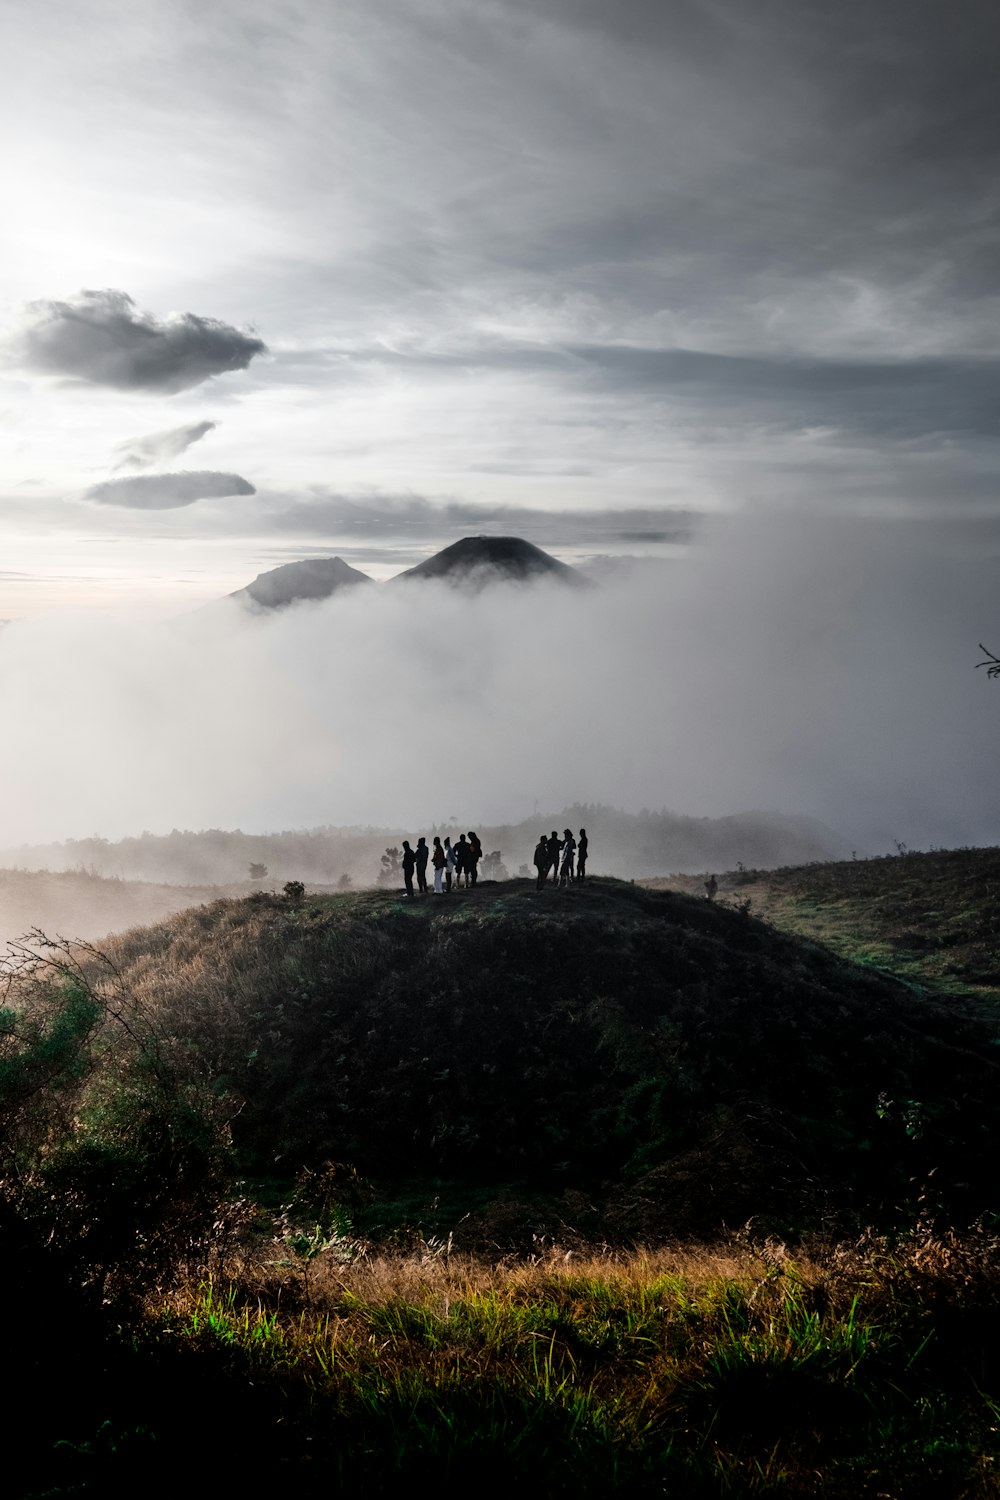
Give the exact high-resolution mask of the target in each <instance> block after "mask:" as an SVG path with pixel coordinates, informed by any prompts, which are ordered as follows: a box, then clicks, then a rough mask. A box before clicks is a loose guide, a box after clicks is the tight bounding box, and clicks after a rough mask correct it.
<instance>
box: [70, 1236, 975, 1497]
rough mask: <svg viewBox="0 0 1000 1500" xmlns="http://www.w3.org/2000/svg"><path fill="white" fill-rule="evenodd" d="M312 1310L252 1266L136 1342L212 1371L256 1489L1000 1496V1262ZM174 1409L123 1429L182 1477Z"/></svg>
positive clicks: (432, 1266)
mask: <svg viewBox="0 0 1000 1500" xmlns="http://www.w3.org/2000/svg"><path fill="white" fill-rule="evenodd" d="M301 1292H302V1288H301V1285H300V1283H299V1282H297V1281H296V1279H295V1277H294V1274H293V1273H292V1272H291V1271H289V1270H288V1269H287V1268H284V1269H282V1268H280V1267H276V1266H275V1265H273V1264H271V1265H268V1264H267V1263H263V1262H258V1263H256V1264H253V1265H246V1266H244V1268H243V1270H242V1272H241V1273H240V1274H239V1276H238V1278H237V1279H236V1280H231V1281H228V1282H226V1281H222V1282H219V1281H215V1282H201V1283H198V1282H196V1281H191V1282H190V1283H189V1284H187V1285H186V1286H185V1287H183V1288H181V1289H179V1290H178V1291H177V1292H175V1293H174V1294H172V1295H171V1297H170V1298H169V1299H168V1300H167V1301H166V1302H164V1301H160V1302H159V1303H157V1302H155V1300H154V1301H152V1302H151V1303H150V1306H149V1311H148V1314H147V1318H146V1320H145V1322H144V1323H143V1324H142V1326H141V1327H140V1328H138V1329H137V1330H136V1332H135V1334H134V1339H135V1348H136V1350H137V1351H138V1354H139V1355H141V1356H142V1357H143V1358H146V1359H147V1360H150V1361H151V1365H152V1368H154V1369H164V1368H165V1369H167V1370H169V1371H170V1372H171V1373H172V1374H176V1372H177V1371H183V1370H185V1369H187V1370H189V1371H190V1370H191V1369H193V1368H202V1369H205V1370H210V1371H211V1372H212V1374H211V1381H212V1391H213V1402H214V1417H213V1420H216V1421H218V1420H220V1419H222V1420H224V1421H225V1423H226V1424H227V1431H228V1432H229V1433H230V1437H231V1440H232V1441H234V1442H237V1443H238V1442H241V1441H245V1440H247V1438H248V1437H249V1432H248V1430H247V1415H246V1412H247V1408H248V1407H249V1408H250V1410H251V1411H252V1413H253V1418H252V1420H253V1442H254V1445H255V1472H256V1473H257V1475H258V1477H259V1478H260V1480H261V1483H262V1485H263V1484H264V1483H265V1482H270V1481H271V1476H272V1475H276V1474H281V1475H284V1477H285V1478H286V1479H295V1480H301V1481H303V1482H316V1483H322V1484H324V1485H332V1486H333V1493H341V1492H343V1493H351V1494H363V1495H369V1494H371V1495H383V1494H385V1495H389V1494H395V1493H399V1491H400V1488H401V1487H402V1486H404V1485H410V1484H412V1483H415V1482H416V1483H422V1482H433V1483H435V1484H439V1483H477V1484H478V1485H480V1486H482V1484H483V1482H484V1481H485V1480H486V1479H489V1480H490V1481H491V1482H492V1481H500V1482H503V1483H505V1484H506V1483H521V1484H523V1485H525V1486H530V1489H531V1493H533V1494H538V1495H563V1494H566V1495H570V1494H575V1495H585V1496H586V1495H594V1496H596V1495H601V1494H606V1493H622V1494H640V1495H646V1494H648V1495H662V1494H671V1495H673V1494H676V1495H682V1496H705V1497H709V1496H712V1497H715V1496H719V1497H722V1496H735V1495H757V1494H760V1495H765V1494H766V1495H771V1494H782V1495H788V1496H796V1497H798V1496H803V1497H804V1496H811V1495H817V1494H822V1495H829V1496H843V1497H845V1500H846V1497H848V1496H850V1497H852V1500H853V1497H854V1496H867V1495H870V1496H873V1497H874V1496H877V1495H879V1494H883V1495H884V1494H891V1495H896V1494H899V1495H906V1496H910V1495H914V1496H941V1497H942V1500H943V1497H945V1496H947V1497H948V1500H961V1497H966V1496H968V1497H973V1496H987V1495H992V1494H995V1493H997V1488H996V1485H995V1483H994V1480H993V1474H992V1470H993V1466H994V1464H995V1463H996V1462H998V1461H1000V1442H998V1438H997V1426H998V1423H997V1410H998V1406H997V1402H998V1399H1000V1356H998V1353H997V1347H996V1346H997V1335H998V1332H1000V1251H998V1247H997V1245H996V1244H994V1243H993V1242H987V1241H979V1242H976V1243H974V1244H963V1243H962V1242H959V1241H954V1240H950V1241H929V1240H926V1239H925V1240H922V1241H921V1240H911V1241H909V1242H907V1243H906V1244H901V1245H898V1246H896V1247H895V1248H894V1249H893V1248H892V1247H890V1246H888V1245H887V1244H885V1243H882V1242H869V1243H868V1244H867V1245H865V1246H863V1247H860V1248H847V1247H843V1246H841V1247H831V1246H826V1247H824V1248H822V1249H821V1250H818V1251H816V1252H815V1253H813V1254H812V1255H808V1254H806V1253H805V1252H803V1253H802V1255H801V1256H800V1257H798V1258H793V1257H791V1256H789V1254H788V1253H787V1252H786V1251H785V1249H784V1247H782V1246H780V1245H765V1246H763V1247H761V1248H760V1249H758V1250H757V1251H753V1250H749V1249H746V1248H741V1247H739V1246H736V1245H733V1246H729V1247H721V1248H720V1247H717V1246H716V1247H701V1248H699V1247H689V1248H687V1249H685V1250H679V1249H678V1250H675V1251H663V1252H660V1253H659V1254H657V1255H631V1256H619V1257H608V1256H604V1257H600V1256H598V1257H591V1258H590V1259H584V1260H581V1262H580V1263H579V1264H577V1265H574V1262H573V1259H572V1258H571V1259H569V1260H568V1261H567V1260H566V1258H565V1256H564V1255H563V1253H562V1252H559V1253H552V1254H551V1255H549V1256H548V1257H546V1258H545V1259H544V1260H539V1261H536V1262H535V1264H534V1265H524V1264H521V1265H513V1264H512V1265H508V1266H506V1267H505V1266H493V1267H490V1266H486V1265H483V1264H482V1263H478V1262H475V1261H471V1260H469V1259H467V1258H464V1257H451V1258H442V1257H435V1256H431V1257H430V1258H429V1259H428V1258H424V1259H420V1258H418V1257H409V1258H398V1259H396V1260H387V1259H378V1258H376V1259H370V1258H367V1257H363V1258H362V1259H360V1260H359V1261H357V1262H355V1264H354V1265H353V1266H349V1267H345V1266H343V1265H341V1264H336V1263H335V1264H331V1265H329V1266H328V1267H327V1268H326V1272H325V1276H321V1277H320V1278H319V1279H318V1280H316V1281H315V1282H314V1283H313V1285H312V1287H311V1289H310V1295H309V1304H308V1306H304V1305H302V1297H301ZM200 1390H203V1387H201V1388H196V1390H195V1391H194V1392H193V1393H192V1394H191V1400H195V1399H197V1397H198V1395H199V1394H200ZM160 1392H161V1394H160V1399H161V1400H162V1387H161V1388H160ZM172 1400H173V1402H174V1403H175V1405H176V1408H177V1409H176V1410H173V1411H170V1410H167V1411H166V1412H161V1413H160V1415H159V1417H157V1414H156V1413H151V1412H150V1411H149V1410H148V1409H146V1408H144V1407H143V1406H142V1405H141V1403H140V1404H139V1405H133V1407H132V1408H131V1409H130V1410H129V1411H128V1413H127V1418H126V1420H125V1421H124V1422H123V1424H122V1430H123V1431H125V1430H127V1431H130V1432H135V1431H142V1432H145V1433H146V1434H147V1440H148V1442H149V1443H151V1444H158V1445H159V1446H160V1452H161V1457H162V1458H163V1459H164V1460H165V1461H166V1460H168V1459H169V1460H170V1461H173V1459H172V1457H171V1448H170V1443H171V1433H177V1432H179V1431H181V1430H183V1428H184V1421H185V1419H186V1413H187V1406H186V1403H185V1397H184V1395H183V1393H180V1392H179V1390H178V1388H177V1387H176V1386H175V1387H174V1389H173V1395H172ZM82 1441H84V1442H86V1441H88V1440H87V1439H83V1440H82ZM80 1442H81V1440H80V1439H77V1440H76V1444H77V1448H79V1446H80ZM127 1446H128V1445H126V1447H127ZM133 1446H134V1443H133ZM64 1458H65V1455H64ZM80 1462H81V1463H82V1462H83V1460H82V1459H81V1460H80ZM123 1462H124V1460H123ZM112 1469H113V1465H112ZM168 1472H169V1464H168Z"/></svg>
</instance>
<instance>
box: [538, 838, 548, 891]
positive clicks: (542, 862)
mask: <svg viewBox="0 0 1000 1500" xmlns="http://www.w3.org/2000/svg"><path fill="white" fill-rule="evenodd" d="M535 869H536V870H537V871H538V879H537V880H536V881H535V890H536V891H540V890H541V889H542V886H543V885H544V884H545V882H546V880H547V878H548V873H549V846H548V843H547V842H546V839H545V835H544V833H543V834H542V836H541V837H540V838H539V840H538V843H537V844H536V845H535Z"/></svg>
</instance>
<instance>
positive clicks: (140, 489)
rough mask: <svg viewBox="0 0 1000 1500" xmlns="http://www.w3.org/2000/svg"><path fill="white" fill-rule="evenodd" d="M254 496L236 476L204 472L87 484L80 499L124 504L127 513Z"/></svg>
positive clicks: (252, 491) (250, 489) (251, 487)
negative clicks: (228, 496) (231, 497)
mask: <svg viewBox="0 0 1000 1500" xmlns="http://www.w3.org/2000/svg"><path fill="white" fill-rule="evenodd" d="M254 494H256V490H255V489H254V487H253V485H252V484H250V483H249V482H248V481H247V480H246V479H243V478H241V477H240V475H239V474H216V473H213V472H212V471H210V470H204V471H201V472H196V471H185V472H182V473H179V474H137V475H135V476H134V477H132V478H129V479H108V480H105V481H104V482H103V483H102V484H94V485H91V487H90V489H89V490H87V492H86V494H85V495H84V496H83V498H84V500H92V501H94V502H95V503H96V504H97V505H124V506H127V507H128V508H129V509H130V510H176V509H178V508H179V507H180V506H182V505H193V504H194V503H195V501H196V500H214V499H218V498H220V497H221V496H224V495H254Z"/></svg>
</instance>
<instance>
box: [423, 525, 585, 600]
mask: <svg viewBox="0 0 1000 1500" xmlns="http://www.w3.org/2000/svg"><path fill="white" fill-rule="evenodd" d="M403 578H440V579H444V580H445V581H446V582H448V583H456V584H460V585H462V586H463V587H472V588H481V587H483V586H484V585H486V584H488V583H492V582H497V581H500V580H503V581H514V582H519V583H524V582H535V581H537V580H539V579H542V578H553V579H558V580H559V581H560V582H561V583H568V584H572V585H577V586H579V585H582V584H584V583H585V582H586V580H585V579H584V578H583V577H582V576H581V574H579V573H578V572H577V571H576V569H575V568H570V567H568V566H567V565H566V563H561V562H559V561H558V560H557V559H556V558H554V557H551V556H550V555H549V553H548V552H543V551H542V549H541V547H536V546H535V545H534V543H533V542H526V541H524V540H523V538H521V537H518V536H465V537H463V538H462V540H461V541H459V542H453V543H452V545H451V546H450V547H445V549H444V550H443V551H442V552H436V553H435V554H434V556H433V557H429V558H428V559H427V561H426V562H422V563H418V564H417V566H416V567H415V568H408V569H407V571H406V572H405V573H400V574H398V575H397V577H396V578H394V579H393V582H394V583H396V582H398V581H399V580H400V579H403Z"/></svg>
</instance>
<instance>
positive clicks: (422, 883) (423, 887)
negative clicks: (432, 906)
mask: <svg viewBox="0 0 1000 1500" xmlns="http://www.w3.org/2000/svg"><path fill="white" fill-rule="evenodd" d="M430 852H431V851H430V850H429V849H428V847H427V840H426V839H422V838H421V839H417V890H418V891H422V892H423V894H424V895H425V896H426V894H427V861H428V859H429V858H430Z"/></svg>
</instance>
